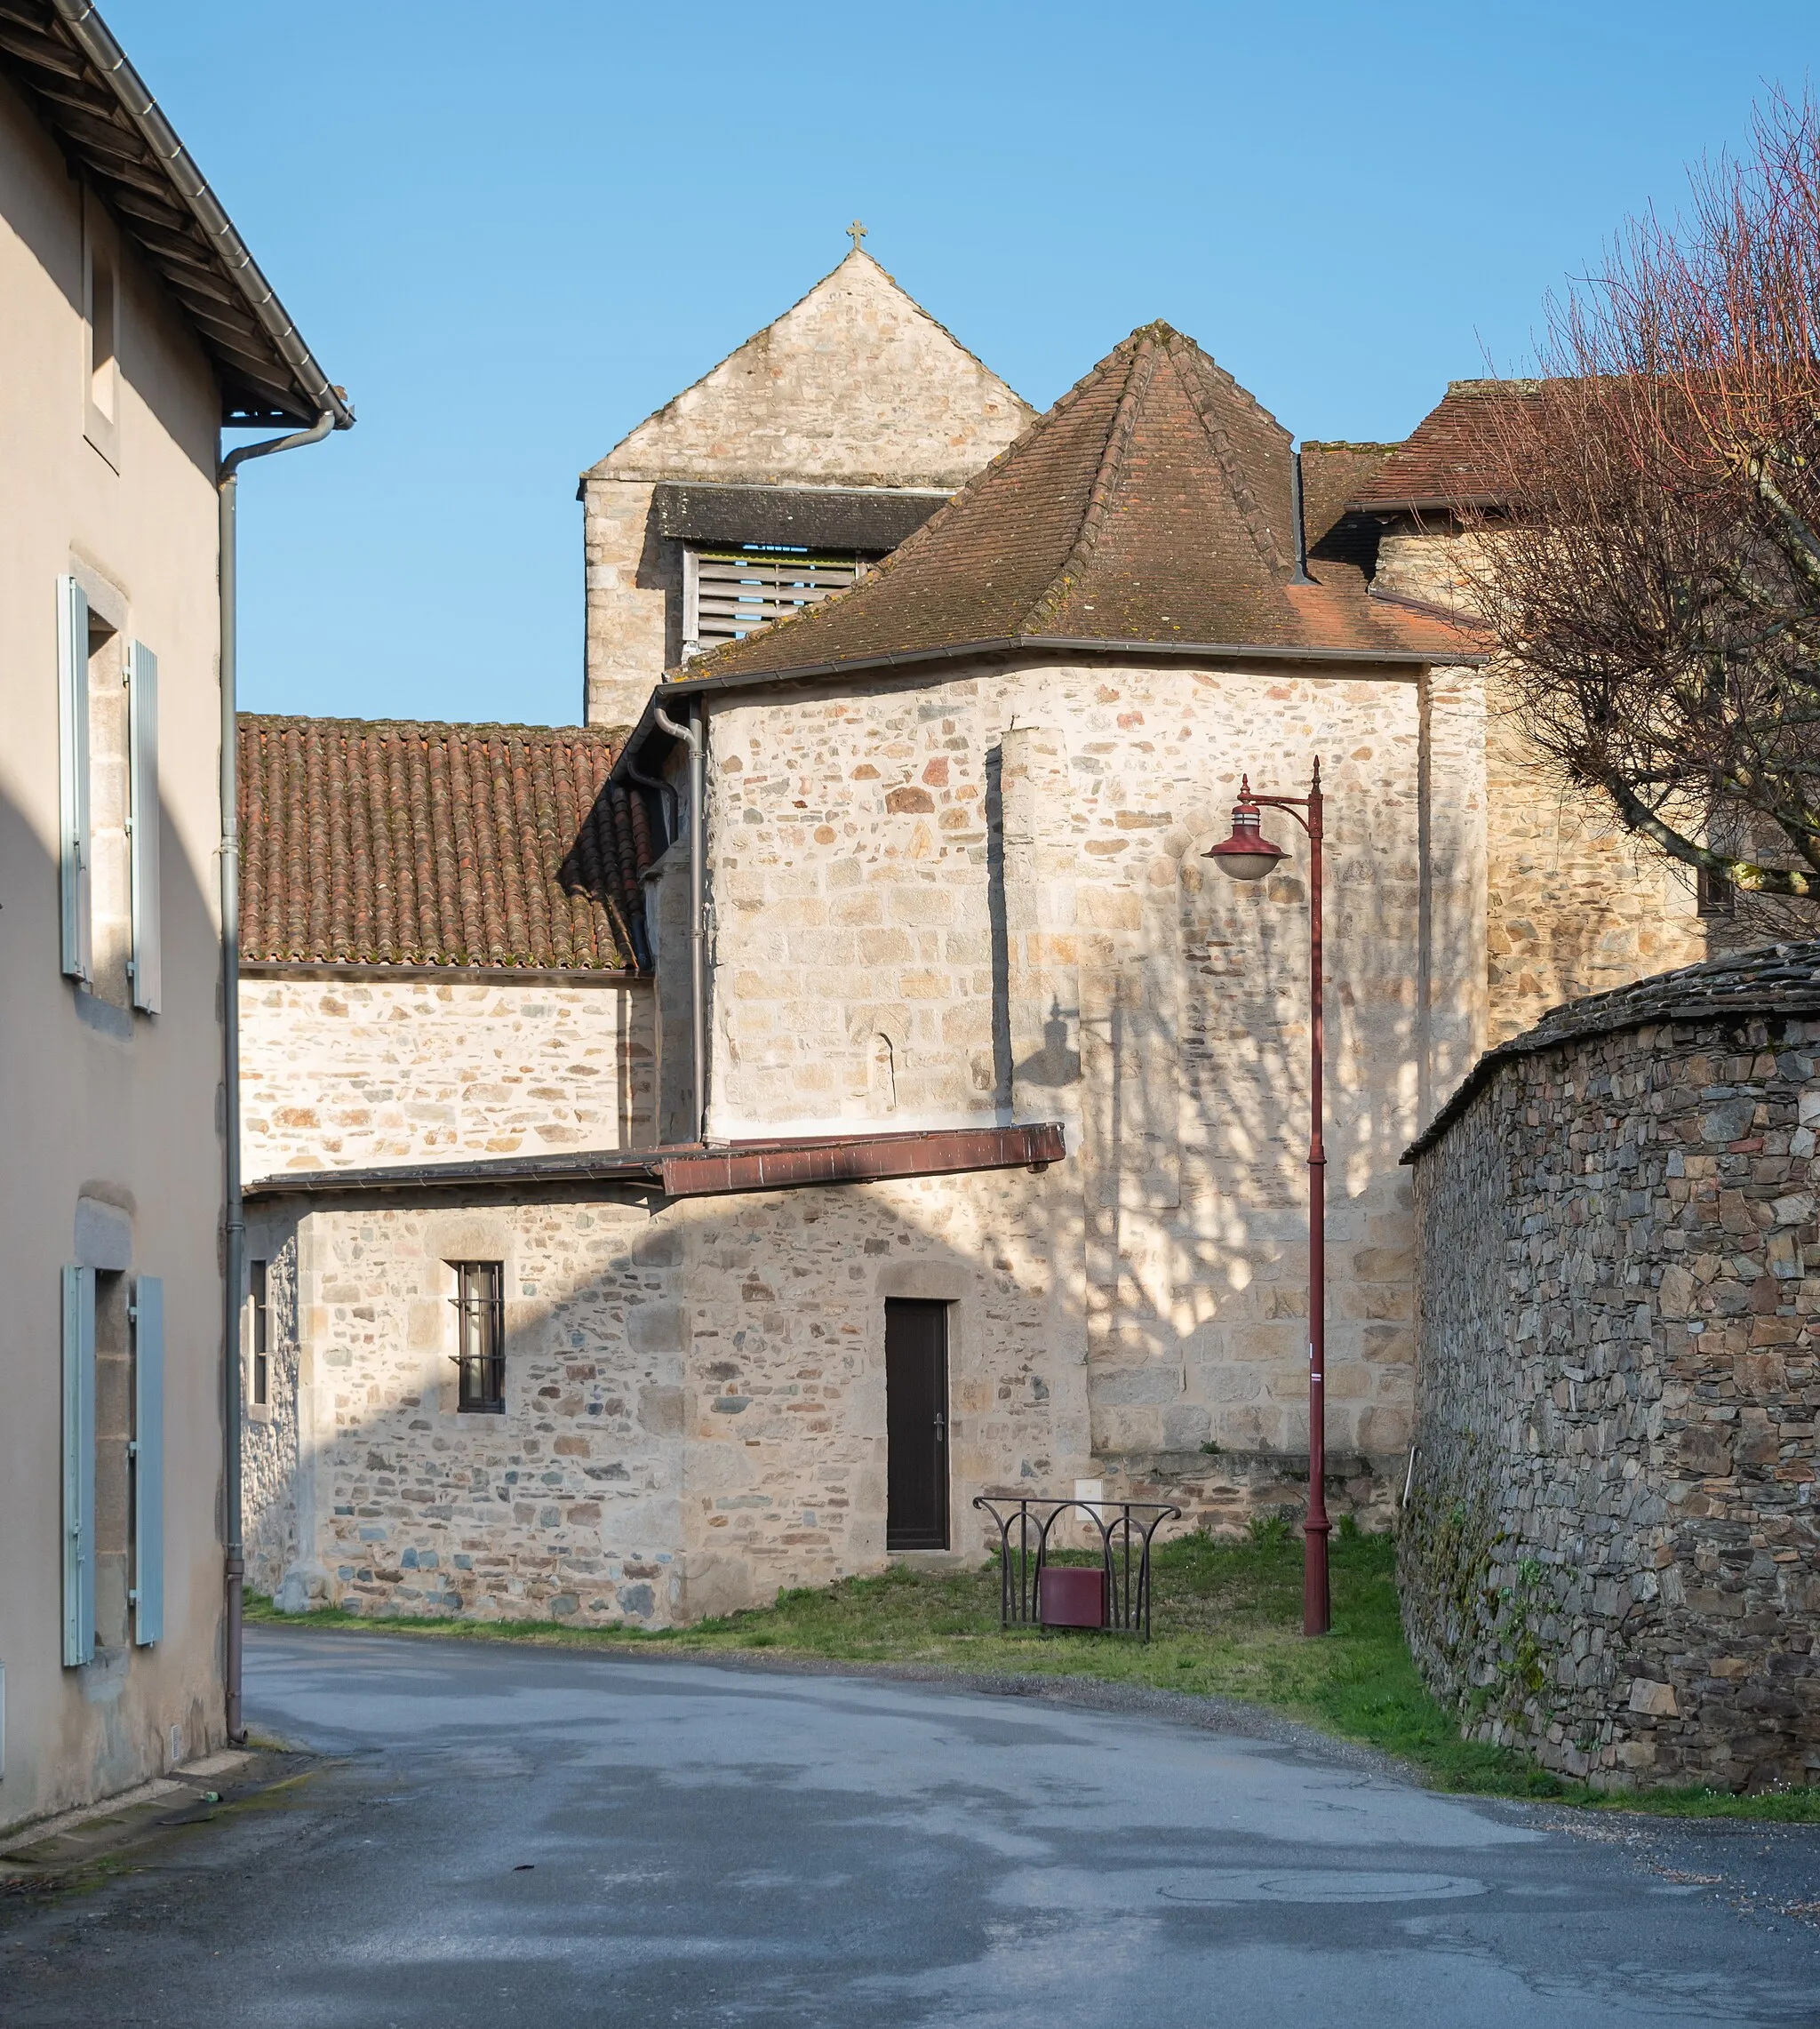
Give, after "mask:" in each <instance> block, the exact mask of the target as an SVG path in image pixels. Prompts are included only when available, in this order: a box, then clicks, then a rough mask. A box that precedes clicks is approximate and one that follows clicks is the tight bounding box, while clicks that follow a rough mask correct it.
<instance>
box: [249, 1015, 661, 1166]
mask: <svg viewBox="0 0 1820 2029" xmlns="http://www.w3.org/2000/svg"><path fill="white" fill-rule="evenodd" d="M651 998H652V996H651V988H650V985H649V983H648V982H646V981H643V980H631V981H627V980H624V979H612V980H610V981H607V982H604V983H603V984H598V985H596V984H595V983H593V982H588V983H586V984H580V985H566V984H563V983H562V982H552V981H543V980H539V981H527V982H524V983H523V984H521V983H519V982H518V981H515V980H498V979H492V980H476V981H473V982H468V981H465V980H462V979H459V976H445V977H443V978H439V979H382V978H381V979H305V978H291V979H284V978H261V979H243V981H242V983H241V990H240V1010H241V1017H240V1018H241V1060H242V1065H243V1072H242V1078H243V1083H242V1088H241V1090H242V1106H243V1115H242V1118H243V1141H242V1151H243V1152H242V1163H243V1170H244V1173H245V1175H246V1176H247V1177H248V1178H260V1177H265V1176H269V1175H273V1174H275V1173H276V1172H278V1171H280V1170H331V1169H357V1168H362V1167H365V1166H368V1165H376V1164H382V1163H390V1162H424V1161H427V1160H433V1159H435V1158H444V1159H451V1160H452V1159H457V1158H463V1157H465V1158H468V1159H474V1158H478V1157H486V1156H500V1155H519V1154H525V1155H529V1154H543V1153H552V1152H555V1151H559V1150H563V1149H569V1148H627V1147H634V1148H635V1147H642V1146H649V1144H650V1142H651V1138H652V1133H651V1108H652V1083H653V1079H652V1070H653V1048H652V1037H651V1015H652V1009H651Z"/></svg>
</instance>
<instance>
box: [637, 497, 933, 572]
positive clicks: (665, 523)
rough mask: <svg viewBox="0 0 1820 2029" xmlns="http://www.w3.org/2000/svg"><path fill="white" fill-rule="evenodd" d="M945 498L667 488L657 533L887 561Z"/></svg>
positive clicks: (656, 501) (656, 500) (659, 501)
mask: <svg viewBox="0 0 1820 2029" xmlns="http://www.w3.org/2000/svg"><path fill="white" fill-rule="evenodd" d="M947 498H948V496H947V495H946V493H941V492H936V491H930V490H928V489H924V490H922V491H907V490H906V491H888V490H886V489H884V488H881V487H872V488H866V489H858V488H853V487H834V486H713V485H703V484H699V483H696V482H695V481H692V480H690V481H683V480H674V481H667V482H665V483H663V484H662V485H659V486H658V487H656V488H655V489H654V490H653V492H652V505H653V507H655V508H656V510H657V520H658V530H659V533H660V534H662V535H667V536H672V537H675V539H678V540H680V541H683V542H695V543H719V544H727V545H739V544H746V545H758V546H770V547H786V548H790V547H794V548H802V549H830V550H841V551H845V550H857V551H861V552H864V553H866V554H867V555H883V554H884V552H886V551H887V550H892V549H895V548H896V547H898V544H899V543H900V542H902V541H904V540H905V539H906V538H907V537H909V536H913V535H914V534H915V532H916V531H917V530H918V529H920V528H921V527H922V524H923V523H924V522H926V521H927V520H928V519H929V517H930V515H932V514H934V513H935V511H936V509H937V508H938V507H940V506H941V505H942V503H943V502H944V501H945V500H946V499H947Z"/></svg>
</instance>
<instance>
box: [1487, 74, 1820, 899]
mask: <svg viewBox="0 0 1820 2029" xmlns="http://www.w3.org/2000/svg"><path fill="white" fill-rule="evenodd" d="M1543 366H1544V370H1545V371H1544V378H1542V379H1538V380H1535V381H1522V382H1512V383H1510V399H1509V400H1508V401H1505V402H1504V403H1499V404H1498V405H1497V422H1496V424H1495V425H1494V427H1493V431H1492V438H1493V441H1492V442H1491V443H1490V444H1489V446H1488V451H1489V458H1490V461H1491V466H1492V470H1491V472H1490V474H1489V475H1488V476H1489V478H1490V480H1491V487H1490V491H1491V492H1492V493H1493V495H1494V497H1496V498H1497V499H1499V500H1500V501H1501V502H1502V503H1503V505H1502V506H1501V507H1500V509H1499V510H1498V511H1497V512H1496V513H1495V514H1494V513H1491V512H1489V511H1486V510H1482V509H1481V510H1477V511H1475V512H1473V514H1471V515H1469V517H1468V518H1469V519H1470V520H1471V521H1472V522H1473V524H1474V525H1475V527H1476V529H1477V532H1478V534H1479V536H1480V538H1481V539H1480V541H1479V543H1478V544H1477V545H1476V546H1474V548H1475V552H1476V560H1475V561H1473V562H1472V563H1469V564H1468V565H1467V575H1468V577H1469V578H1470V579H1471V580H1472V584H1473V590H1474V592H1475V594H1476V595H1477V596H1478V598H1479V599H1480V600H1481V603H1482V606H1483V611H1484V613H1485V617H1486V619H1487V621H1488V624H1489V626H1490V627H1491V628H1492V630H1493V631H1494V633H1495V634H1496V635H1497V638H1498V640H1499V642H1500V643H1501V645H1502V646H1503V647H1504V648H1505V649H1506V650H1507V651H1509V654H1510V658H1511V662H1512V668H1511V681H1512V683H1513V687H1514V706H1515V710H1516V714H1517V716H1518V718H1519V720H1520V721H1521V723H1522V724H1523V725H1524V726H1525V727H1526V729H1527V731H1528V732H1529V736H1530V738H1531V739H1533V740H1534V742H1535V744H1536V745H1537V747H1538V748H1539V749H1540V751H1541V753H1542V755H1544V756H1545V758H1546V760H1547V761H1548V762H1549V763H1552V764H1553V767H1554V769H1555V770H1556V771H1558V773H1559V774H1560V776H1561V778H1562V779H1564V780H1565V781H1566V782H1567V783H1569V785H1572V786H1574V787H1577V788H1580V789H1583V790H1584V789H1585V788H1586V787H1592V788H1594V789H1596V790H1598V791H1600V792H1601V793H1602V794H1603V795H1605V796H1607V797H1608V798H1609V799H1610V801H1611V803H1612V804H1613V805H1614V806H1615V808H1616V811H1617V814H1618V816H1619V817H1620V818H1621V819H1623V821H1624V823H1625V824H1627V825H1629V826H1631V827H1632V828H1633V829H1635V830H1636V831H1638V832H1640V833H1641V834H1642V835H1645V836H1647V837H1648V838H1649V839H1650V840H1652V841H1653V842H1654V843H1655V844H1656V845H1657V846H1658V847H1660V848H1661V849H1662V851H1664V852H1666V853H1668V854H1670V855H1672V857H1673V858H1674V859H1678V860H1680V861H1681V862H1682V863H1684V864H1685V865H1687V866H1688V867H1695V868H1698V869H1701V870H1704V872H1705V873H1706V874H1707V875H1709V876H1712V877H1715V878H1717V879H1719V880H1720V881H1729V882H1731V883H1733V884H1734V885H1735V886H1736V887H1737V888H1739V889H1741V890H1744V891H1748V892H1752V893H1756V894H1760V895H1765V896H1792V897H1800V898H1804V899H1805V898H1811V897H1815V896H1820V115H1816V109H1815V108H1814V107H1813V106H1812V105H1811V104H1808V103H1803V104H1800V105H1795V104H1793V103H1792V102H1790V101H1789V100H1784V99H1776V100H1772V101H1771V102H1770V104H1769V105H1768V108H1765V109H1764V110H1762V111H1761V112H1760V114H1759V116H1758V117H1757V119H1756V121H1755V123H1754V126H1753V131H1752V145H1751V147H1750V148H1749V150H1748V151H1747V153H1746V154H1745V155H1744V156H1743V157H1742V158H1741V159H1738V160H1736V161H1734V160H1729V159H1728V160H1723V161H1721V162H1720V163H1719V164H1717V166H1711V165H1709V166H1708V167H1706V168H1704V169H1703V170H1702V171H1701V172H1699V173H1698V174H1697V175H1696V177H1695V179H1694V186H1693V200H1692V203H1691V204H1690V206H1689V207H1688V211H1687V212H1686V213H1685V214H1684V216H1683V217H1682V218H1681V219H1680V220H1678V221H1677V222H1676V223H1674V224H1672V225H1670V224H1664V223H1663V222H1662V221H1661V220H1658V219H1657V218H1656V216H1655V215H1654V214H1653V213H1650V214H1648V215H1646V216H1645V217H1644V218H1642V219H1641V220H1635V221H1632V223H1631V224H1630V225H1629V226H1628V227H1627V228H1625V229H1624V233H1623V235H1622V236H1621V237H1620V239H1619V241H1618V243H1617V244H1616V247H1615V248H1614V250H1613V251H1612V252H1611V253H1610V255H1609V257H1608V260H1607V262H1606V264H1605V267H1604V268H1603V271H1602V272H1600V273H1599V274H1597V275H1595V276H1593V277H1591V278H1590V279H1589V280H1588V281H1587V282H1586V283H1585V284H1584V285H1582V286H1580V287H1578V288H1577V289H1576V290H1574V291H1573V292H1570V293H1569V295H1568V296H1567V297H1565V298H1564V299H1562V300H1558V301H1556V302H1553V303H1552V304H1551V306H1550V327H1549V338H1548V341H1547V343H1546V346H1545V355H1544V359H1543Z"/></svg>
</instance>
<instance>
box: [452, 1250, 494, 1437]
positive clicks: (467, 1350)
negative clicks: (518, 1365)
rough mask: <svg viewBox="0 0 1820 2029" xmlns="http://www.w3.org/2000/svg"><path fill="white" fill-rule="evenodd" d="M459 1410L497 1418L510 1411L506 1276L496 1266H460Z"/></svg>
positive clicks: (457, 1274) (457, 1305) (455, 1299)
mask: <svg viewBox="0 0 1820 2029" xmlns="http://www.w3.org/2000/svg"><path fill="white" fill-rule="evenodd" d="M451 1266H452V1267H453V1268H454V1270H455V1294H454V1295H453V1296H452V1297H451V1298H450V1299H449V1300H450V1302H451V1303H452V1304H453V1305H454V1306H455V1330H456V1347H457V1350H456V1354H455V1364H456V1367H457V1369H458V1370H459V1373H460V1377H461V1392H460V1399H459V1404H458V1406H459V1408H461V1409H464V1410H478V1411H480V1412H481V1413H482V1414H483V1415H485V1414H491V1415H494V1416H498V1415H500V1414H502V1413H503V1412H504V1410H505V1407H506V1288H505V1284H506V1274H505V1267H504V1265H503V1264H502V1263H500V1262H498V1261H456V1262H453V1263H451Z"/></svg>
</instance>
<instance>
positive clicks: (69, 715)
mask: <svg viewBox="0 0 1820 2029" xmlns="http://www.w3.org/2000/svg"><path fill="white" fill-rule="evenodd" d="M57 757H58V761H59V763H60V769H61V785H60V786H61V795H60V799H59V800H60V819H61V830H60V836H59V843H58V853H57V858H58V865H59V867H60V872H61V875H62V881H63V970H64V971H66V972H67V973H68V974H69V976H70V977H71V978H72V979H87V978H88V976H89V602H88V598H87V595H85V594H84V591H83V588H82V587H81V586H80V585H78V584H77V583H76V579H74V578H60V579H58V580H57Z"/></svg>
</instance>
